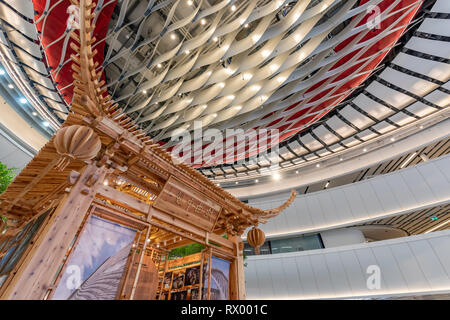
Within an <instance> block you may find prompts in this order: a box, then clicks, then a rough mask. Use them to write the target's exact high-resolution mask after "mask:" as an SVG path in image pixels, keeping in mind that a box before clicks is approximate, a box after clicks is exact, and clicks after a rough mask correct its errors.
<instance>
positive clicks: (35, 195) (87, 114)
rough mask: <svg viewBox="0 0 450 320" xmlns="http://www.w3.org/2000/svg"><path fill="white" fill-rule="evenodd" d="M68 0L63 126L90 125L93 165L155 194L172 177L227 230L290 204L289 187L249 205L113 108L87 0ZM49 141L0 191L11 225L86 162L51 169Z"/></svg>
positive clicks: (55, 193)
mask: <svg viewBox="0 0 450 320" xmlns="http://www.w3.org/2000/svg"><path fill="white" fill-rule="evenodd" d="M71 2H72V3H73V4H74V5H77V6H78V5H79V6H80V8H81V10H80V17H79V20H80V30H74V31H72V32H71V38H72V39H73V42H72V43H71V44H70V45H71V46H72V48H73V49H74V50H75V51H76V52H77V53H78V54H76V55H72V59H73V66H72V69H73V71H74V73H73V78H74V98H73V104H72V107H71V112H70V114H69V116H68V118H67V120H66V121H65V123H64V124H63V127H65V126H70V125H84V126H89V127H91V128H93V129H94V130H95V132H96V133H97V134H98V135H99V137H100V140H101V143H102V150H101V151H100V153H99V154H98V156H97V158H96V159H95V160H96V161H97V165H99V166H101V165H106V166H110V167H112V168H114V169H115V174H116V175H120V176H121V178H123V179H125V180H126V181H128V182H130V183H132V184H133V185H134V186H137V187H139V188H141V189H143V190H146V191H149V192H151V193H152V194H155V195H157V194H158V193H159V191H160V190H161V189H162V188H163V187H164V183H165V181H167V180H168V178H169V177H170V176H175V177H176V178H177V179H179V180H181V181H183V183H185V184H187V185H189V186H190V187H192V188H193V189H196V190H198V191H200V192H202V193H204V194H205V195H206V196H208V197H210V198H211V199H212V200H213V201H216V202H218V203H219V204H220V205H221V206H222V207H223V208H224V210H223V211H222V214H221V216H220V217H219V221H218V222H219V224H220V225H222V226H223V227H224V229H226V230H227V231H232V230H234V231H235V232H236V231H237V230H238V231H239V232H238V233H241V232H242V229H243V228H246V227H248V226H251V225H257V224H258V223H265V222H266V221H267V219H269V218H272V217H274V216H276V215H278V214H279V213H280V212H281V211H282V210H284V209H285V208H286V207H287V206H288V205H290V204H291V203H292V201H293V200H294V198H295V196H296V192H295V191H292V193H291V195H290V197H289V199H288V200H287V201H286V203H284V204H283V205H281V206H280V207H278V208H274V209H270V210H262V209H258V208H254V207H251V206H249V205H248V204H246V203H243V202H242V201H240V200H239V199H237V198H235V197H234V196H232V195H231V194H230V193H229V192H227V191H225V190H224V189H222V188H221V187H219V186H217V185H216V184H215V183H213V182H212V181H210V180H209V179H208V178H206V177H205V176H203V175H202V174H201V173H199V172H198V171H197V170H195V169H193V168H191V167H190V166H188V165H186V164H184V163H181V164H178V163H175V161H174V160H173V159H172V157H171V155H170V154H169V153H167V152H166V151H165V150H164V149H162V148H161V147H160V146H159V145H158V144H155V143H153V141H152V140H151V139H150V138H149V137H148V136H147V135H146V134H145V133H144V132H142V131H141V129H139V127H138V126H137V125H136V124H135V122H134V121H133V119H131V118H130V117H128V116H127V115H126V114H125V113H123V112H122V110H121V109H118V108H117V105H116V104H114V102H113V101H112V99H111V97H110V96H109V94H108V93H107V90H106V87H105V86H104V85H105V84H104V82H103V81H99V79H101V74H100V73H97V71H96V67H97V66H96V65H95V63H94V60H93V57H94V56H95V54H96V50H92V47H91V44H92V43H93V42H94V41H95V39H92V38H91V31H92V30H93V27H92V26H91V21H92V19H93V17H94V13H93V11H92V9H93V7H94V5H93V3H92V1H91V0H80V3H78V1H77V0H71ZM53 142H54V138H52V139H51V140H50V141H49V142H48V143H47V144H46V145H45V146H44V147H43V148H42V149H41V150H40V151H39V153H38V154H37V155H36V156H35V157H34V159H33V160H32V161H31V162H30V163H29V164H28V165H27V166H26V167H25V168H24V169H23V170H22V172H21V173H20V174H19V175H18V176H17V177H16V178H15V180H14V181H13V183H12V184H11V185H10V186H9V187H8V189H7V190H6V191H5V192H4V193H3V194H2V195H0V205H1V207H0V210H1V214H3V215H6V216H7V217H8V218H10V219H12V220H13V221H12V222H10V223H9V224H10V226H12V227H14V226H16V227H20V226H22V225H23V224H24V223H25V222H26V221H29V220H30V219H32V218H33V217H35V216H36V215H38V214H39V213H40V212H41V211H42V209H45V206H49V205H50V202H51V201H52V200H57V199H59V198H60V197H61V196H62V195H63V194H64V190H65V188H66V187H67V186H69V185H70V175H71V172H72V171H79V170H81V169H82V168H83V167H84V166H85V165H86V162H89V161H85V162H81V161H77V160H75V161H72V162H71V163H70V164H69V165H68V166H67V167H66V168H64V169H63V170H57V168H55V164H56V163H57V160H58V158H59V155H58V153H57V151H56V149H55V147H54V144H53ZM68 178H69V179H68ZM14 220H16V221H15V223H14Z"/></svg>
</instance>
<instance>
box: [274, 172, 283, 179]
mask: <svg viewBox="0 0 450 320" xmlns="http://www.w3.org/2000/svg"><path fill="white" fill-rule="evenodd" d="M272 177H273V178H274V179H275V180H280V178H281V176H280V174H279V173H278V172H275V173H274V174H273V175H272Z"/></svg>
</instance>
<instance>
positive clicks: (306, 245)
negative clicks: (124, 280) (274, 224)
mask: <svg viewBox="0 0 450 320" xmlns="http://www.w3.org/2000/svg"><path fill="white" fill-rule="evenodd" d="M322 248H324V246H323V243H322V239H321V238H320V234H318V233H317V234H309V235H300V236H295V237H291V238H281V239H270V240H266V242H265V243H264V245H263V246H262V247H261V249H260V250H261V254H277V253H286V252H296V251H305V250H315V249H322ZM244 254H245V255H248V256H251V255H254V254H255V253H254V250H253V248H252V247H251V246H250V245H249V244H248V243H245V246H244Z"/></svg>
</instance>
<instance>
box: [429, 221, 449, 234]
mask: <svg viewBox="0 0 450 320" xmlns="http://www.w3.org/2000/svg"><path fill="white" fill-rule="evenodd" d="M449 223H450V219H449V220H447V221H445V222H444V223H441V224H438V225H437V226H435V227H433V228H431V229H429V230H427V231H425V232H424V233H430V232H432V231H434V230H436V229H439V228H442V227H443V226H445V225H447V224H449Z"/></svg>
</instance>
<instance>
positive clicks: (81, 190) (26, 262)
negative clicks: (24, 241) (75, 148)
mask: <svg viewBox="0 0 450 320" xmlns="http://www.w3.org/2000/svg"><path fill="white" fill-rule="evenodd" d="M107 172H108V169H106V168H104V167H102V168H98V167H97V166H96V165H94V164H91V165H88V166H86V167H85V168H83V171H82V173H81V175H80V176H79V178H78V180H77V181H76V182H75V184H74V185H73V187H72V189H71V190H70V192H69V193H68V194H66V195H65V196H64V198H63V200H62V201H61V203H60V204H59V205H58V207H57V208H56V210H55V212H54V213H53V216H52V217H51V221H49V223H48V224H47V225H46V226H45V227H44V229H43V230H42V232H41V233H40V235H39V236H38V238H37V239H36V241H35V243H34V245H33V247H32V248H31V250H30V251H29V252H28V254H27V255H26V256H24V257H22V261H21V266H20V267H19V268H18V270H17V272H16V274H15V275H14V276H12V279H11V281H10V283H9V284H8V287H7V288H6V289H5V291H4V292H3V294H2V296H1V297H0V299H24V300H39V299H43V298H44V296H45V295H46V293H47V291H48V290H49V289H51V288H52V286H51V285H52V282H53V279H54V277H55V275H56V272H57V270H58V268H59V267H60V264H61V261H62V259H63V258H64V255H65V254H66V252H67V249H68V247H69V245H70V243H71V241H72V240H73V238H74V236H75V234H76V232H77V230H78V228H79V227H80V225H81V223H82V221H83V219H84V217H85V215H86V213H87V211H88V209H89V207H90V206H91V203H92V200H93V199H94V196H95V194H96V189H97V187H98V185H100V184H102V183H103V180H104V178H105V175H106V173H107Z"/></svg>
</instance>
